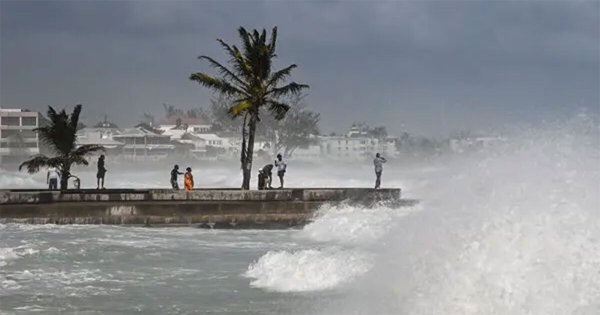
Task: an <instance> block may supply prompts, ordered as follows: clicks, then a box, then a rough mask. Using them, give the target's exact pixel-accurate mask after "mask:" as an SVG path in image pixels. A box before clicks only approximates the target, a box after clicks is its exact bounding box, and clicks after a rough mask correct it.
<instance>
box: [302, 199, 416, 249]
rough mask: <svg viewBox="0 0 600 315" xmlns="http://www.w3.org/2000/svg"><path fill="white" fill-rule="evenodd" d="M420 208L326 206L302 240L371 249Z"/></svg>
mask: <svg viewBox="0 0 600 315" xmlns="http://www.w3.org/2000/svg"><path fill="white" fill-rule="evenodd" d="M419 209H420V206H415V207H406V208H400V209H398V208H390V207H388V206H386V205H385V204H381V205H379V206H375V207H373V208H365V207H361V206H356V205H348V204H342V205H338V206H333V207H332V206H330V205H325V206H323V207H321V209H320V210H319V211H318V212H317V214H316V218H315V219H314V220H313V222H311V223H309V224H307V225H306V226H305V227H304V228H303V230H302V233H300V235H299V237H301V238H308V239H311V240H314V241H319V242H333V243H341V244H356V245H367V244H369V243H372V242H374V241H376V240H377V239H379V238H380V237H381V236H383V235H384V234H385V233H386V232H387V231H388V230H389V229H390V228H391V226H392V225H391V223H392V221H393V220H397V219H399V218H401V217H403V216H405V215H408V214H410V213H412V212H415V211H418V210H419Z"/></svg>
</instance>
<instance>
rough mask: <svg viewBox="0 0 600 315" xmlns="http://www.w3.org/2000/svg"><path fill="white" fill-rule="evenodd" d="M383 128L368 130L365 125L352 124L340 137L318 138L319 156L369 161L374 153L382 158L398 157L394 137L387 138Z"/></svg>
mask: <svg viewBox="0 0 600 315" xmlns="http://www.w3.org/2000/svg"><path fill="white" fill-rule="evenodd" d="M378 130H385V128H384V127H380V128H375V129H372V128H369V127H368V126H367V125H365V124H356V123H355V124H352V127H351V128H350V130H349V131H348V132H347V133H346V134H344V135H341V136H335V135H334V136H320V137H319V142H320V148H321V154H322V155H323V156H325V157H329V158H339V159H370V158H372V157H373V156H374V155H375V153H381V154H382V155H383V156H387V157H395V156H398V154H399V153H398V149H397V146H396V143H397V141H398V139H397V138H395V137H389V136H388V135H387V132H381V133H378V132H377V131H378Z"/></svg>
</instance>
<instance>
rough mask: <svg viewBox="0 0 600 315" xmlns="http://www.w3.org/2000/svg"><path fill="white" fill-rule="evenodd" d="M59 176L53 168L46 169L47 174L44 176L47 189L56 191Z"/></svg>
mask: <svg viewBox="0 0 600 315" xmlns="http://www.w3.org/2000/svg"><path fill="white" fill-rule="evenodd" d="M59 177H60V175H58V170H57V169H56V167H54V166H50V167H49V168H48V174H47V175H46V184H48V189H50V190H56V189H58V179H59Z"/></svg>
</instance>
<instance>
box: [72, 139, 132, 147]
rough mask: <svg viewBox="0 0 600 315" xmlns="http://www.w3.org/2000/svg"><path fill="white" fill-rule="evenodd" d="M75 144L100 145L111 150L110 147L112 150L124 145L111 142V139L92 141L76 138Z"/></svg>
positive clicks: (118, 142) (115, 141)
mask: <svg viewBox="0 0 600 315" xmlns="http://www.w3.org/2000/svg"><path fill="white" fill-rule="evenodd" d="M77 144H79V145H84V144H100V145H103V146H105V147H107V148H111V147H113V148H114V147H120V146H123V145H125V144H124V143H123V142H120V141H117V140H113V139H107V138H94V139H87V138H78V139H77Z"/></svg>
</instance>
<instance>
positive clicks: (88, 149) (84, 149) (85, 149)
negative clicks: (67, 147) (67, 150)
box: [73, 144, 105, 156]
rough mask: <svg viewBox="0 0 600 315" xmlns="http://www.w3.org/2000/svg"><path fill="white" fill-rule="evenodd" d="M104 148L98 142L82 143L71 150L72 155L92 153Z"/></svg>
mask: <svg viewBox="0 0 600 315" xmlns="http://www.w3.org/2000/svg"><path fill="white" fill-rule="evenodd" d="M104 150H105V149H104V146H102V145H99V144H84V145H82V146H80V147H78V148H77V149H75V151H73V155H76V156H83V155H86V154H88V153H92V152H96V151H104Z"/></svg>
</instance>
